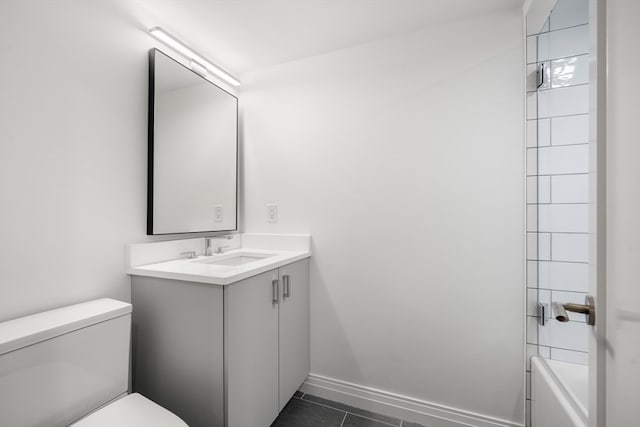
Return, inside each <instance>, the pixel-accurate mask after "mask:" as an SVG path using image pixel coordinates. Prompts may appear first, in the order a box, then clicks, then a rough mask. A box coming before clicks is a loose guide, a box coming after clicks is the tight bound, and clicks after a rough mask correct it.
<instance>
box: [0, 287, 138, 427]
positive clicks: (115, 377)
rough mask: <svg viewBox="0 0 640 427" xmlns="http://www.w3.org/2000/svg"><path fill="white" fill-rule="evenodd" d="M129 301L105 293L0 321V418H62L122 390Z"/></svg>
mask: <svg viewBox="0 0 640 427" xmlns="http://www.w3.org/2000/svg"><path fill="white" fill-rule="evenodd" d="M130 333H131V304H128V303H124V302H121V301H116V300H113V299H108V298H103V299H99V300H94V301H89V302H85V303H82V304H75V305H71V306H68V307H63V308H59V309H56V310H50V311H46V312H42V313H37V314H33V315H30V316H26V317H21V318H18V319H14V320H8V321H5V322H1V323H0V426H11V427H35V426H42V427H45V426H46V427H57V426H66V425H68V424H70V423H72V422H73V421H75V420H77V419H78V418H80V417H82V416H84V415H86V414H88V413H89V412H91V411H93V410H94V409H96V408H98V407H100V406H102V405H104V404H105V403H107V402H109V401H111V400H113V399H115V398H117V397H118V396H120V395H122V394H124V393H126V392H127V388H128V375H129V372H128V371H129V343H130Z"/></svg>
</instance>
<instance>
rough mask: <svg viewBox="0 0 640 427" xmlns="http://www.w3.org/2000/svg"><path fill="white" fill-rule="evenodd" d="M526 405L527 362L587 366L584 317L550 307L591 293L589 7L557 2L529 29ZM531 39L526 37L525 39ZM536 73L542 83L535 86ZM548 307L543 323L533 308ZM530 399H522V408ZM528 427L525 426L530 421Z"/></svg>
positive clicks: (574, 0) (584, 1) (581, 1)
mask: <svg viewBox="0 0 640 427" xmlns="http://www.w3.org/2000/svg"><path fill="white" fill-rule="evenodd" d="M527 33H528V37H527V38H526V41H527V43H526V44H527V53H526V58H527V67H526V70H527V86H526V99H527V103H526V104H527V114H526V117H527V122H526V127H527V129H526V138H527V141H526V148H527V150H526V155H527V162H526V175H527V179H526V191H527V199H526V201H527V221H526V227H527V274H526V281H527V283H526V287H527V348H526V354H527V367H526V370H527V376H526V378H527V399H530V390H529V379H530V369H531V368H530V362H529V357H531V356H532V355H535V354H540V355H542V356H543V357H547V358H551V359H556V360H563V361H567V362H572V363H581V364H586V363H587V359H588V333H589V329H588V328H589V326H588V325H587V324H586V323H585V317H584V315H580V314H575V313H570V314H569V322H565V323H562V322H559V321H557V320H555V319H554V318H553V315H552V313H551V304H552V303H553V302H561V303H567V302H574V303H583V302H584V298H585V295H587V293H588V291H589V264H588V255H589V114H588V113H589V9H588V0H559V1H558V3H557V4H556V6H555V7H554V9H553V11H552V12H551V15H550V17H549V19H548V20H547V21H546V23H545V25H544V27H543V28H542V29H541V30H540V31H538V32H535V31H530V30H529V29H528V30H527ZM529 34H531V35H529ZM539 70H542V71H543V83H542V84H541V85H540V86H538V84H537V83H538V82H539V79H538V76H537V73H538V72H539ZM538 303H541V304H543V305H544V306H545V308H546V310H545V316H544V317H545V319H544V325H542V324H539V323H542V322H539V320H542V319H538V317H537V316H538V310H537V305H538ZM529 406H530V400H528V401H527V407H529ZM527 425H530V420H529V417H528V416H527Z"/></svg>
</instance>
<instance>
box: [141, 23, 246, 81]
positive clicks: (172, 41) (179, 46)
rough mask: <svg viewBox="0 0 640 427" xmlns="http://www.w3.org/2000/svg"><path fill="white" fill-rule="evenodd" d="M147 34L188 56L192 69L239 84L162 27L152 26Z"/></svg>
mask: <svg viewBox="0 0 640 427" xmlns="http://www.w3.org/2000/svg"><path fill="white" fill-rule="evenodd" d="M149 34H151V35H152V36H153V37H155V38H156V39H158V40H160V41H161V42H162V43H164V44H166V45H167V46H169V47H171V48H173V49H175V50H176V51H178V52H180V53H181V54H182V55H184V56H186V57H187V58H189V59H190V60H191V65H192V68H194V67H195V68H197V70H196V69H195V68H194V71H196V72H198V73H201V71H202V69H203V68H204V69H206V71H209V72H211V73H213V74H215V75H216V76H218V77H220V78H221V79H222V80H224V81H226V82H227V83H230V84H232V85H234V86H240V81H239V80H238V79H236V78H235V77H233V76H232V75H231V74H229V73H227V72H226V71H224V70H222V69H221V68H220V67H218V66H217V65H215V64H213V63H212V62H211V61H209V60H207V59H206V58H205V57H203V56H202V55H200V54H198V53H196V52H194V51H193V49H191V48H190V47H189V46H187V45H186V44H184V43H183V42H181V41H180V40H178V39H177V38H175V37H174V36H172V35H171V34H169V33H167V32H166V31H165V30H163V29H162V28H160V27H153V28H151V29H150V30H149Z"/></svg>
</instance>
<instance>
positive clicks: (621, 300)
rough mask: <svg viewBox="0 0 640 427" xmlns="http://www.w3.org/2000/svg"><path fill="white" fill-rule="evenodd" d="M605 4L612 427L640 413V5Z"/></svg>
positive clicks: (616, 0) (626, 1)
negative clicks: (639, 42) (639, 161)
mask: <svg viewBox="0 0 640 427" xmlns="http://www.w3.org/2000/svg"><path fill="white" fill-rule="evenodd" d="M605 6H606V36H607V86H606V87H607V100H606V107H607V112H606V117H607V126H606V132H607V138H606V143H605V146H606V180H607V184H606V204H607V205H606V230H607V231H606V250H607V256H606V292H607V297H606V309H607V311H606V313H607V319H606V333H607V341H606V344H605V347H606V350H607V354H606V356H607V371H606V381H607V387H606V404H607V408H606V418H607V420H606V425H608V426H627V425H637V424H638V418H640V406H639V405H638V402H639V401H640V364H639V363H638V361H639V360H640V339H638V338H639V337H640V309H639V308H638V301H639V300H640V286H639V285H638V278H639V277H640V262H639V260H640V248H639V245H638V242H640V227H639V226H638V218H639V217H640V168H639V167H638V159H640V145H639V144H638V135H639V134H640V121H638V116H639V115H640V98H639V97H638V93H640V80H638V70H639V69H640V51H639V50H638V47H637V44H638V40H639V39H640V27H638V22H639V21H640V2H637V1H636V0H607V1H606V3H605ZM598 302H601V301H597V302H596V303H598ZM596 322H598V320H596Z"/></svg>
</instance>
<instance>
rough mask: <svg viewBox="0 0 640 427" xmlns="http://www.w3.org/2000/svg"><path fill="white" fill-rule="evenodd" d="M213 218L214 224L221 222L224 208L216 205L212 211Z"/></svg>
mask: <svg viewBox="0 0 640 427" xmlns="http://www.w3.org/2000/svg"><path fill="white" fill-rule="evenodd" d="M214 218H215V221H216V222H222V221H223V220H224V206H223V205H216V208H215V211H214Z"/></svg>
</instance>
